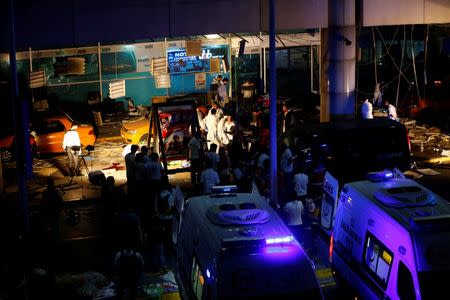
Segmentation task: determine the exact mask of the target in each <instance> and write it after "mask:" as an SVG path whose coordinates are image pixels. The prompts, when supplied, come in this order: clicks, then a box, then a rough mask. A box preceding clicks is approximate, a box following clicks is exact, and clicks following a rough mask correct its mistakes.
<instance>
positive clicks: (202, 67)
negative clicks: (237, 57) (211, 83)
mask: <svg viewBox="0 0 450 300" xmlns="http://www.w3.org/2000/svg"><path fill="white" fill-rule="evenodd" d="M226 55H227V47H226V46H223V47H214V48H202V55H201V56H188V55H187V54H186V51H185V50H175V51H169V52H167V62H168V66H169V73H171V74H180V73H191V72H208V71H210V61H209V60H210V59H212V58H219V59H222V58H223V57H224V56H226Z"/></svg>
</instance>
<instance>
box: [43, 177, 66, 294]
mask: <svg viewBox="0 0 450 300" xmlns="http://www.w3.org/2000/svg"><path fill="white" fill-rule="evenodd" d="M62 208H63V198H62V195H61V192H60V191H59V190H57V189H56V188H55V181H54V180H53V178H51V177H48V178H47V188H46V189H45V190H44V191H43V192H42V201H41V216H42V218H43V225H44V230H45V237H46V242H45V243H43V245H45V246H44V247H46V248H47V249H46V251H45V253H46V260H47V263H48V274H49V279H50V280H49V283H50V285H51V286H50V290H51V289H53V288H54V287H55V285H56V257H58V253H59V251H58V245H59V241H60V228H59V216H60V213H61V211H62Z"/></svg>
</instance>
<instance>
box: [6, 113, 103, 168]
mask: <svg viewBox="0 0 450 300" xmlns="http://www.w3.org/2000/svg"><path fill="white" fill-rule="evenodd" d="M74 123H75V121H74V120H72V119H71V118H70V117H69V116H68V115H67V114H65V113H44V114H38V115H36V116H35V117H34V118H33V119H32V121H31V126H30V130H31V133H30V145H31V148H32V152H33V153H39V154H40V153H61V152H64V149H63V148H62V144H63V140H64V134H65V133H66V131H67V130H69V129H70V128H71V127H72V125H73V124H74ZM77 131H78V134H79V135H80V140H81V145H82V146H83V148H85V147H87V146H89V145H94V144H95V140H96V136H95V133H94V127H93V126H92V125H90V124H78V129H77ZM14 140H15V136H14V135H12V134H9V135H7V136H5V137H3V138H1V139H0V148H1V151H0V152H1V157H2V161H4V162H9V161H12V160H14V156H15V154H14Z"/></svg>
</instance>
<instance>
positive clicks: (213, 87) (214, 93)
mask: <svg viewBox="0 0 450 300" xmlns="http://www.w3.org/2000/svg"><path fill="white" fill-rule="evenodd" d="M221 82H222V75H217V77H216V78H213V80H212V81H211V85H210V86H209V94H210V97H211V98H210V99H211V100H215V99H216V97H217V89H218V88H219V85H220V84H221ZM211 102H213V101H211Z"/></svg>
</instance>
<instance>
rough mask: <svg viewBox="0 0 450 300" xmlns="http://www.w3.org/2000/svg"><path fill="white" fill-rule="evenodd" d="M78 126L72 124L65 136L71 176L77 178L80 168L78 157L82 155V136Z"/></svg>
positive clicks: (64, 146)
mask: <svg viewBox="0 0 450 300" xmlns="http://www.w3.org/2000/svg"><path fill="white" fill-rule="evenodd" d="M77 129H78V126H77V125H76V124H72V127H70V129H69V130H67V131H66V133H65V134H64V139H63V146H62V147H63V149H64V151H65V152H66V154H67V158H68V160H69V175H70V176H75V175H77V174H76V172H77V167H78V159H79V158H78V155H79V154H81V141H80V135H79V134H78V131H77Z"/></svg>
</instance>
